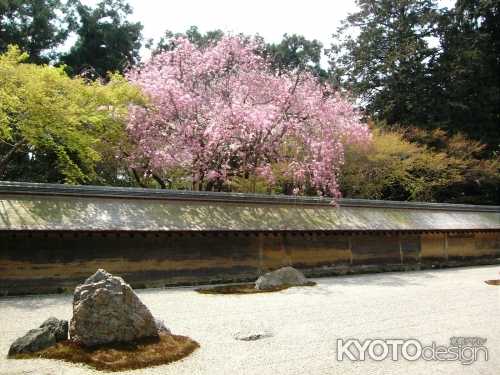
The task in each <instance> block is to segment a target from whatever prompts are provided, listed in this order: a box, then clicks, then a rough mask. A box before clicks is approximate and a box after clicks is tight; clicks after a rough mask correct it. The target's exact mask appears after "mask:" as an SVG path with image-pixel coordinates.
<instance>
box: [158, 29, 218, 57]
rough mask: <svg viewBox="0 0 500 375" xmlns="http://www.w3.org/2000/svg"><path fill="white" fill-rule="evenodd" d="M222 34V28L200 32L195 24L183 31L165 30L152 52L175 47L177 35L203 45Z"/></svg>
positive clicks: (214, 40) (216, 39) (215, 40)
mask: <svg viewBox="0 0 500 375" xmlns="http://www.w3.org/2000/svg"><path fill="white" fill-rule="evenodd" d="M223 36H224V32H222V30H211V31H207V32H206V33H205V34H202V33H201V32H200V30H199V29H198V27H197V26H191V27H190V28H189V29H187V30H186V32H184V33H173V32H172V31H170V30H167V31H165V34H164V35H163V37H161V39H160V41H159V42H158V44H157V45H156V47H154V49H153V54H155V53H159V52H161V51H170V50H172V49H173V48H174V47H175V39H176V38H179V37H186V38H187V39H189V41H190V42H191V43H193V44H195V45H197V46H199V47H203V46H206V45H207V44H209V43H211V42H217V41H218V40H220V39H221V38H222V37H223Z"/></svg>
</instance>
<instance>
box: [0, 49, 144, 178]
mask: <svg viewBox="0 0 500 375" xmlns="http://www.w3.org/2000/svg"><path fill="white" fill-rule="evenodd" d="M27 58H28V56H27V55H26V54H21V53H20V51H19V49H17V48H15V47H11V48H10V49H9V50H8V52H6V53H5V54H3V55H0V178H2V179H10V180H28V181H40V182H66V183H88V182H96V181H97V182H99V180H100V179H99V174H98V171H97V169H96V168H97V167H99V166H100V165H102V163H103V161H105V159H106V160H111V161H113V159H116V156H117V155H118V151H119V149H123V150H124V151H126V149H127V147H128V146H127V142H126V136H125V131H124V120H125V118H126V115H127V110H128V106H129V104H131V103H137V104H140V103H143V101H142V97H141V95H140V93H139V92H138V90H137V89H136V88H134V87H132V86H131V85H129V84H128V83H127V82H126V81H125V79H124V78H122V77H120V76H118V75H115V76H113V77H111V79H110V82H109V83H108V84H102V83H100V82H99V81H96V82H92V83H88V82H86V81H85V80H84V79H82V78H74V79H71V78H69V77H68V76H67V74H66V73H65V72H64V70H63V68H56V67H50V66H40V65H34V64H27V63H23V61H26V60H27ZM112 163H113V162H112ZM109 168H110V167H109V165H108V167H106V168H101V169H102V170H109Z"/></svg>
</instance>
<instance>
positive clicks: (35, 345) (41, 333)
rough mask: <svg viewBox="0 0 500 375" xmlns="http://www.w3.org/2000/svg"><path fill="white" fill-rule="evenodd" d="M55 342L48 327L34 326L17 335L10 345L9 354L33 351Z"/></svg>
mask: <svg viewBox="0 0 500 375" xmlns="http://www.w3.org/2000/svg"><path fill="white" fill-rule="evenodd" d="M55 343H56V338H55V336H54V333H53V332H52V331H51V330H50V328H49V327H40V328H35V329H32V330H30V331H28V333H26V334H25V335H24V336H22V337H19V338H18V339H17V340H16V341H14V343H13V344H12V345H11V346H10V349H9V354H8V355H9V356H13V355H15V354H22V353H34V352H37V351H39V350H42V349H45V348H48V347H49V346H52V345H54V344H55Z"/></svg>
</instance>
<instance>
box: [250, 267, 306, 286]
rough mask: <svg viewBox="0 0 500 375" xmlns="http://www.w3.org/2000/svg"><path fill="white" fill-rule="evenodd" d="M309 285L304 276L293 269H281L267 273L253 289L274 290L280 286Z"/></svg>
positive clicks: (258, 280)
mask: <svg viewBox="0 0 500 375" xmlns="http://www.w3.org/2000/svg"><path fill="white" fill-rule="evenodd" d="M303 285H309V281H308V280H307V279H306V277H305V276H304V274H303V273H302V272H300V271H298V270H296V269H295V268H293V267H283V268H280V269H277V270H276V271H272V272H268V273H266V274H264V275H262V276H261V277H259V278H258V279H257V281H256V282H255V288H256V289H259V290H268V289H274V288H277V287H281V286H303Z"/></svg>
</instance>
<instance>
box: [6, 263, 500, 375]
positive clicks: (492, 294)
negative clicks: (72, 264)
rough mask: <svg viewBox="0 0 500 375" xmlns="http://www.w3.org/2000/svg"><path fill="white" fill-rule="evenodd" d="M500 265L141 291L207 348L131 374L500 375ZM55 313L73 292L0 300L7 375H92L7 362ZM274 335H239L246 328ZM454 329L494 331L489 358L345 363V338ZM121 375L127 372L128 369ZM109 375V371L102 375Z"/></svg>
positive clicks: (460, 332) (427, 335)
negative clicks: (266, 290) (250, 287)
mask: <svg viewBox="0 0 500 375" xmlns="http://www.w3.org/2000/svg"><path fill="white" fill-rule="evenodd" d="M499 271H500V266H485V267H472V268H460V269H447V270H436V271H420V272H407V273H382V274H374V275H358V276H348V277H336V278H322V279H317V280H316V281H317V282H318V285H317V286H316V287H305V288H292V289H288V290H285V291H281V292H277V293H270V294H255V295H239V296H238V295H235V296H228V295H225V296H214V295H201V294H198V293H195V292H194V291H193V290H192V289H186V288H175V289H162V290H160V289H149V290H139V291H138V294H139V295H140V297H141V298H142V300H143V301H144V302H145V303H146V304H147V305H148V306H149V307H150V309H151V310H152V312H153V314H154V315H156V316H158V317H159V318H161V319H164V320H165V322H166V324H167V326H168V327H169V328H171V330H172V331H173V332H174V333H177V334H183V335H188V336H190V337H192V338H194V339H195V340H197V341H198V342H199V343H200V345H201V348H200V349H198V350H197V351H196V352H195V353H194V354H192V355H191V356H189V357H188V358H186V359H184V360H182V361H179V362H176V363H173V364H170V365H166V366H158V367H154V368H150V369H147V370H136V371H130V372H124V373H127V374H137V375H139V374H158V375H160V374H161V375H170V374H176V375H181V374H186V375H193V374H214V375H215V374H217V375H219V374H259V375H265V374H271V375H279V374H286V375H293V374H328V375H330V374H384V375H385V374H478V375H479V374H481V375H490V374H491V375H498V374H500V286H489V285H486V284H485V283H484V282H483V281H484V280H487V279H495V278H500V275H499ZM49 316H56V317H58V318H67V319H68V318H70V316H71V296H68V295H65V296H55V295H50V296H36V297H15V298H1V299H0V353H1V358H0V374H37V375H39V374H50V375H56V374H71V375H77V374H92V373H99V372H94V371H92V370H90V369H89V368H88V367H84V366H75V365H71V364H67V363H64V362H59V361H52V360H42V359H40V360H8V359H6V358H5V356H6V354H7V351H8V348H9V345H10V343H11V342H12V341H13V340H14V339H15V338H16V337H18V336H21V335H22V334H24V333H25V332H26V331H27V330H28V329H31V328H34V327H35V326H38V325H39V324H40V323H41V322H42V321H43V320H44V319H46V318H47V317H49ZM252 330H255V331H256V332H262V331H265V332H272V334H273V336H272V337H266V338H263V339H261V340H257V341H238V340H235V338H234V336H235V334H236V333H238V332H241V331H245V332H246V331H252ZM452 336H480V337H484V338H487V340H488V341H487V343H486V346H487V347H488V351H489V360H488V361H487V362H486V361H483V360H481V361H479V362H476V363H474V364H472V365H470V366H464V365H461V364H460V363H457V362H427V361H423V360H420V361H416V362H408V361H403V360H400V361H391V360H385V361H382V362H376V361H365V362H350V361H347V360H345V361H337V359H336V340H337V338H359V339H365V338H405V337H409V338H416V339H419V340H420V341H422V342H423V343H424V344H430V343H431V342H432V341H436V342H437V343H438V344H443V345H445V344H448V342H449V338H450V337H452ZM124 373H123V374H124ZM101 374H102V373H101Z"/></svg>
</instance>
